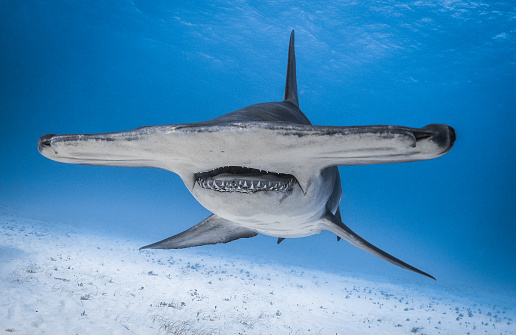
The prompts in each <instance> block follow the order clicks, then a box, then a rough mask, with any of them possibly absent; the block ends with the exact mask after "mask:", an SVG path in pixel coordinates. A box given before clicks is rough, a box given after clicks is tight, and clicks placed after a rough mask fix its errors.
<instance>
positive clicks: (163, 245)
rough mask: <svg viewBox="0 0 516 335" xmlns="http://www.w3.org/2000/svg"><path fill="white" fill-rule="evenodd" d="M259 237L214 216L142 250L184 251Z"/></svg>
mask: <svg viewBox="0 0 516 335" xmlns="http://www.w3.org/2000/svg"><path fill="white" fill-rule="evenodd" d="M256 235H258V232H257V231H255V230H253V229H249V228H245V227H242V226H240V225H238V224H236V223H234V222H231V221H229V220H226V219H223V218H221V217H219V216H217V215H215V214H212V215H211V216H209V217H208V218H207V219H205V220H203V221H201V223H199V224H197V225H195V226H193V227H192V228H190V229H188V230H185V231H184V232H182V233H180V234H177V235H174V236H172V237H169V238H167V239H164V240H163V241H159V242H156V243H153V244H150V245H147V246H145V247H142V248H140V249H183V248H189V247H197V246H200V245H206V244H217V243H228V242H231V241H234V240H237V239H239V238H248V237H254V236H256Z"/></svg>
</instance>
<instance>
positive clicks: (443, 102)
mask: <svg viewBox="0 0 516 335" xmlns="http://www.w3.org/2000/svg"><path fill="white" fill-rule="evenodd" d="M515 19H516V9H515V8H514V5H513V4H510V2H497V3H486V4H484V3H480V2H478V3H469V2H462V1H424V2H419V1H418V2H413V3H406V2H403V1H399V2H398V1H380V2H378V1H335V2H324V3H323V4H315V3H310V2H300V1H277V2H274V1H269V2H259V3H258V2H257V3H253V2H252V1H230V2H224V3H222V2H212V1H196V2H194V4H190V5H189V4H184V3H183V2H179V1H177V2H172V1H140V0H135V1H129V0H117V1H100V0H99V1H64V0H63V1H55V0H54V1H36V0H27V1H19V0H2V1H0V130H1V133H0V134H1V135H0V136H1V141H0V159H1V161H2V162H1V164H0V206H2V207H4V208H17V209H20V210H22V211H24V212H26V213H31V215H36V216H37V215H41V216H47V217H52V218H54V219H55V220H57V221H63V222H64V221H66V222H74V223H75V224H77V225H83V226H89V227H91V228H92V229H95V230H99V231H105V232H109V233H113V234H119V235H124V236H127V237H129V238H131V237H132V238H139V239H144V240H146V241H147V242H148V243H151V242H155V241H157V240H160V239H163V238H165V237H168V236H171V235H173V234H176V233H178V232H181V231H183V230H185V229H187V228H189V227H191V226H192V225H194V224H196V223H198V222H199V221H201V220H202V219H204V218H205V217H206V216H208V215H209V213H208V212H207V211H206V210H205V209H204V208H203V207H201V206H200V205H199V204H198V203H197V202H196V201H195V200H194V198H193V197H192V196H191V195H190V194H189V192H188V191H187V189H186V188H185V187H184V185H183V183H182V182H181V180H180V179H179V177H178V176H177V175H174V174H172V173H170V172H166V171H161V170H157V169H130V168H113V167H91V166H78V165H68V164H61V163H56V162H53V161H50V160H48V159H46V158H44V157H43V156H41V155H40V154H39V153H38V151H37V148H36V143H37V140H38V138H39V137H40V136H41V135H43V134H46V133H57V134H62V133H99V132H110V131H121V130H129V129H133V128H137V127H140V126H144V125H156V124H170V123H183V122H196V121H202V120H206V119H210V118H214V117H217V116H219V115H222V114H224V113H227V112H230V111H233V110H235V109H238V108H241V107H244V106H247V105H250V104H254V103H259V102H267V101H279V100H281V99H282V97H283V89H284V82H285V73H286V62H287V47H288V39H289V34H290V31H291V29H295V30H296V56H297V78H298V87H299V100H300V107H301V109H302V110H303V111H304V113H305V114H306V115H307V116H308V117H309V118H310V120H311V121H312V123H313V124H318V125H368V124H394V125H404V126H410V127H422V126H424V125H426V124H429V123H446V124H449V125H451V126H453V127H454V128H455V130H456V132H457V141H456V143H455V147H454V148H453V149H452V150H451V152H450V153H448V154H447V155H445V156H443V157H441V158H438V159H435V160H432V161H425V162H417V163H407V164H391V165H376V166H356V167H341V168H340V172H341V178H342V188H343V199H342V203H341V213H342V217H343V221H344V222H345V223H346V224H348V225H349V226H350V227H351V228H352V229H354V230H355V231H356V232H357V233H359V234H360V235H362V236H363V237H364V238H366V239H367V240H369V241H370V242H372V243H373V244H375V245H377V246H379V247H380V248H382V249H384V250H386V251H387V252H389V253H392V254H393V255H395V256H397V257H399V258H401V259H403V260H405V261H407V262H408V263H410V264H412V265H414V266H416V267H419V268H421V269H422V270H424V271H426V272H429V273H430V274H432V275H434V276H435V277H436V278H437V279H438V280H437V282H435V283H434V282H433V281H431V280H429V279H427V278H424V277H422V276H418V275H416V274H413V273H410V272H409V271H405V270H402V269H400V268H398V267H395V266H393V265H391V264H389V263H386V262H384V261H381V260H379V259H377V258H375V257H373V256H371V255H369V254H367V253H365V252H363V251H361V250H359V249H357V248H354V247H352V246H351V245H349V244H346V243H345V242H343V241H341V242H339V243H337V241H336V239H335V236H333V235H331V234H330V233H322V234H321V235H318V236H313V237H308V238H303V239H292V240H286V241H285V242H283V243H282V244H281V245H279V246H278V245H276V239H275V238H272V237H267V236H259V237H256V238H253V239H246V240H239V241H235V242H232V243H230V244H227V245H217V246H208V247H202V248H200V249H202V252H207V253H226V254H238V255H240V256H241V257H245V258H249V259H261V260H268V259H270V260H271V261H274V262H279V263H280V264H286V265H289V264H292V265H302V266H306V267H308V268H316V269H322V270H327V271H333V272H337V273H344V274H348V273H351V274H357V275H361V276H370V277H375V278H376V277H381V278H389V279H393V280H400V281H410V282H416V283H418V282H420V283H422V284H429V285H438V286H443V287H449V288H455V287H460V286H462V285H467V286H472V287H476V288H478V289H480V290H496V291H500V292H501V291H503V290H505V291H506V292H507V291H508V292H510V293H511V294H514V293H515V291H516V289H515V283H516V243H515V242H514V241H515V240H516V229H515V222H516V210H515V209H514V208H515V207H514V206H515V205H514V204H515V202H516V191H515V188H516V178H515V177H514V176H515V173H514V171H515V168H516V164H515V160H516V159H515V154H516V141H515V139H514V136H515V132H514V129H515V127H516V78H515V75H516V43H515V38H516V25H515V22H516V20H515ZM0 243H1V241H0ZM163 252H180V251H163ZM430 282H431V283H430Z"/></svg>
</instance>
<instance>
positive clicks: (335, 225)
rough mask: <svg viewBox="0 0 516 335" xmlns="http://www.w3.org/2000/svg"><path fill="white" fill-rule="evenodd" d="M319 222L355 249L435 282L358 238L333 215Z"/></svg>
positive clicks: (327, 215)
mask: <svg viewBox="0 0 516 335" xmlns="http://www.w3.org/2000/svg"><path fill="white" fill-rule="evenodd" d="M321 221H322V223H323V226H324V228H323V229H325V230H328V231H331V232H332V233H334V234H335V235H337V236H339V237H341V238H343V239H345V240H346V241H348V242H349V243H351V244H352V245H354V246H355V247H358V248H360V249H362V250H364V251H367V252H368V253H370V254H372V255H375V256H376V257H379V258H381V259H383V260H385V261H387V262H389V263H392V264H394V265H397V266H399V267H401V268H403V269H407V270H410V271H414V272H416V273H419V274H422V275H423V276H427V277H429V278H432V279H434V280H435V278H434V277H433V276H431V275H429V274H428V273H426V272H423V271H421V270H419V269H417V268H415V267H413V266H412V265H409V264H407V263H405V262H403V261H402V260H400V259H398V258H396V257H394V256H392V255H390V254H388V253H386V252H385V251H383V250H381V249H379V248H377V247H375V246H374V245H372V244H371V243H369V242H367V241H366V240H364V239H363V238H362V237H360V236H358V235H357V234H356V233H355V232H354V231H352V230H351V229H349V228H348V227H347V226H346V225H345V224H344V223H342V221H341V220H339V219H337V218H336V217H335V215H333V214H331V213H327V214H326V215H324V216H323V217H322V218H321Z"/></svg>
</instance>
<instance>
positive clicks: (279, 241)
mask: <svg viewBox="0 0 516 335" xmlns="http://www.w3.org/2000/svg"><path fill="white" fill-rule="evenodd" d="M283 241H285V238H284V237H278V242H276V244H280V243H281V242H283Z"/></svg>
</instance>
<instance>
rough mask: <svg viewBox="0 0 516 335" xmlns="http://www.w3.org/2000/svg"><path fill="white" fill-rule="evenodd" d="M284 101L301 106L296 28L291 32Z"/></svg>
mask: <svg viewBox="0 0 516 335" xmlns="http://www.w3.org/2000/svg"><path fill="white" fill-rule="evenodd" d="M283 101H284V102H286V101H288V102H291V103H293V104H294V105H296V107H299V100H298V99H297V80H296V52H295V50H294V30H292V33H291V34H290V43H289V46H288V65H287V82H286V84H285V95H284V96H283Z"/></svg>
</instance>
